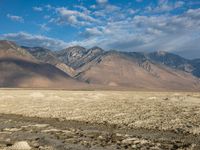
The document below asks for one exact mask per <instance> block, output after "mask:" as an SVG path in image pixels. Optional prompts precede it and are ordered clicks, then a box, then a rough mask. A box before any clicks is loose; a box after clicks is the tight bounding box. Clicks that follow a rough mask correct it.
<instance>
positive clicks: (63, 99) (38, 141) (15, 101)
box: [0, 89, 200, 150]
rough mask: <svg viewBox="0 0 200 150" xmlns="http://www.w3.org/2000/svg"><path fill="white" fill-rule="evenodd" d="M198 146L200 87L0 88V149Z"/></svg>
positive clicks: (187, 148) (182, 149)
mask: <svg viewBox="0 0 200 150" xmlns="http://www.w3.org/2000/svg"><path fill="white" fill-rule="evenodd" d="M20 148H21V149H23V148H24V149H33V150H35V149H41V150H43V149H44V150H54V149H55V150H57V149H58V150H65V149H66V150H68V149H72V150H74V149H75V150H76V149H77V150H84V149H94V150H96V149H97V150H98V149H99V150H104V149H109V150H112V149H114V150H115V149H142V150H145V149H151V150H162V149H167V150H169V149H174V150H175V149H179V150H193V149H194V150H195V149H196V150H199V149H200V93H198V92H142V91H65V90H31V89H29V90H22V89H1V90H0V149H2V150H7V149H8V150H11V149H20Z"/></svg>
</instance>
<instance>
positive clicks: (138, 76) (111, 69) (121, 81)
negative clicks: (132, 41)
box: [77, 52, 200, 90]
mask: <svg viewBox="0 0 200 150" xmlns="http://www.w3.org/2000/svg"><path fill="white" fill-rule="evenodd" d="M77 78H78V79H79V80H82V81H85V82H88V83H93V84H103V85H104V86H110V87H120V86H121V87H129V88H134V89H165V90H176V89H179V90H191V89H193V90H195V89H198V88H200V86H199V83H200V82H199V80H198V79H197V78H195V77H193V76H192V75H191V74H188V73H185V72H183V71H177V70H173V69H171V68H168V67H166V66H163V65H158V64H154V63H152V62H151V61H149V60H147V59H146V60H145V59H144V60H143V61H141V59H138V60H137V59H133V58H131V57H130V56H126V55H125V54H123V53H117V52H108V53H106V54H105V55H104V56H103V57H102V58H101V61H100V62H99V63H98V64H97V65H95V66H92V67H91V68H89V69H88V70H86V71H84V72H82V73H80V74H79V75H78V76H77Z"/></svg>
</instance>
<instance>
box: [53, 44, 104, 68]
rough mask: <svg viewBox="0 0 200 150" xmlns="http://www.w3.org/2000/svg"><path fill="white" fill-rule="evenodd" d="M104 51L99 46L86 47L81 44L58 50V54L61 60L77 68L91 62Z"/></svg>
mask: <svg viewBox="0 0 200 150" xmlns="http://www.w3.org/2000/svg"><path fill="white" fill-rule="evenodd" d="M103 53H104V51H103V50H102V49H101V48H99V47H93V48H91V49H85V48H83V47H80V46H74V47H69V48H67V49H64V50H61V51H57V52H56V56H57V58H58V59H59V60H60V61H62V62H63V63H65V64H67V65H69V66H70V67H72V68H73V69H75V70H77V69H80V68H81V67H82V66H84V65H87V64H90V62H91V61H93V60H95V59H97V57H100V56H101V55H102V54H103Z"/></svg>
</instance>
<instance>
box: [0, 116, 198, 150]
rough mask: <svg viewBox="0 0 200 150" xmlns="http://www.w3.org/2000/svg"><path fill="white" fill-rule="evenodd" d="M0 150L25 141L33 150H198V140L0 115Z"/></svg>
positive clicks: (170, 133) (156, 132)
mask: <svg viewBox="0 0 200 150" xmlns="http://www.w3.org/2000/svg"><path fill="white" fill-rule="evenodd" d="M0 122H1V123H0V149H2V150H4V149H5V150H7V149H8V150H10V149H15V148H14V145H15V143H17V142H20V141H25V142H27V143H28V145H29V146H30V148H31V149H33V150H36V149H40V150H54V149H55V150H85V149H86V150H87V149H94V150H113V149H142V150H147V149H150V150H159V149H161V150H165V149H166V150H169V149H172V150H173V149H174V150H175V149H179V150H181V149H184V150H185V149H188V150H190V149H196V150H199V149H200V137H199V136H195V135H193V134H183V133H178V132H173V131H160V130H147V129H125V128H120V127H117V126H115V125H109V124H107V123H104V124H96V123H88V122H79V121H69V120H68V121H66V120H60V119H52V118H51V119H50V118H38V117H23V116H20V115H5V114H1V115H0Z"/></svg>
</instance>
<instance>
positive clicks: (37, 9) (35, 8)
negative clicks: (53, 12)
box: [33, 6, 43, 11]
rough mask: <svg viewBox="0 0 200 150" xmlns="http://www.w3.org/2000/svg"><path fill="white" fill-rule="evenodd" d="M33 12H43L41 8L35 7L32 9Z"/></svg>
mask: <svg viewBox="0 0 200 150" xmlns="http://www.w3.org/2000/svg"><path fill="white" fill-rule="evenodd" d="M33 10H34V11H43V9H42V7H36V6H35V7H33Z"/></svg>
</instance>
